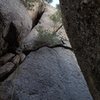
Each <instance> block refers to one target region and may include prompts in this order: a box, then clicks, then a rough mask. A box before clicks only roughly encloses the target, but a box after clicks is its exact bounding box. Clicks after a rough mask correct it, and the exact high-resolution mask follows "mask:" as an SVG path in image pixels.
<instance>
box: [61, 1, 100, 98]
mask: <svg viewBox="0 0 100 100" xmlns="http://www.w3.org/2000/svg"><path fill="white" fill-rule="evenodd" d="M60 2H61V8H62V13H63V22H64V25H65V29H66V31H67V34H68V37H69V39H70V42H71V45H72V47H73V48H74V49H75V54H76V56H77V59H78V63H79V65H80V67H81V69H82V71H83V73H84V76H85V77H86V79H87V82H88V84H89V86H90V89H91V92H92V93H93V94H94V96H95V95H96V96H95V100H100V95H99V94H100V1H99V0H77V1H76V0H60ZM91 70H92V72H91ZM97 90H98V91H99V94H98V92H97ZM97 95H99V96H98V97H97Z"/></svg>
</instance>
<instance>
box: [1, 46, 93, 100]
mask: <svg viewBox="0 0 100 100" xmlns="http://www.w3.org/2000/svg"><path fill="white" fill-rule="evenodd" d="M2 84H3V85H1V86H0V94H1V95H0V100H11V98H12V100H92V97H91V95H90V93H89V90H88V88H87V84H86V82H85V80H84V77H83V75H82V73H81V70H80V68H79V66H78V64H77V61H76V58H75V56H74V54H73V52H71V51H69V50H66V49H64V48H55V49H50V48H47V47H44V48H41V49H39V50H38V51H35V52H31V53H30V54H29V55H28V56H27V57H26V60H25V61H24V62H23V63H22V64H21V65H20V66H19V68H18V69H17V70H16V71H15V72H14V73H13V74H12V75H11V76H10V77H9V78H8V79H7V80H6V81H5V82H3V83H2ZM5 88H6V89H5Z"/></svg>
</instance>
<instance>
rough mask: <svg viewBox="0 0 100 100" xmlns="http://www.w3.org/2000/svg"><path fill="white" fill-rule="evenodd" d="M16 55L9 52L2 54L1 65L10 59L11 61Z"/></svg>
mask: <svg viewBox="0 0 100 100" xmlns="http://www.w3.org/2000/svg"><path fill="white" fill-rule="evenodd" d="M14 56H15V54H12V53H7V54H6V55H4V56H2V57H1V58H0V65H3V64H5V63H7V62H8V61H10V60H11V59H12V58H13V57H14Z"/></svg>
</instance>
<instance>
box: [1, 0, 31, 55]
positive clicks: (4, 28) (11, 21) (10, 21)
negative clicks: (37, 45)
mask: <svg viewBox="0 0 100 100" xmlns="http://www.w3.org/2000/svg"><path fill="white" fill-rule="evenodd" d="M31 28H32V20H31V18H30V17H29V15H28V12H27V10H26V8H25V7H24V6H23V5H22V4H21V2H20V0H0V56H1V55H2V54H3V53H5V52H6V51H7V48H9V49H12V51H13V50H14V49H15V48H16V47H18V44H19V42H20V40H21V39H22V38H24V37H25V36H26V35H28V33H29V32H30V31H31Z"/></svg>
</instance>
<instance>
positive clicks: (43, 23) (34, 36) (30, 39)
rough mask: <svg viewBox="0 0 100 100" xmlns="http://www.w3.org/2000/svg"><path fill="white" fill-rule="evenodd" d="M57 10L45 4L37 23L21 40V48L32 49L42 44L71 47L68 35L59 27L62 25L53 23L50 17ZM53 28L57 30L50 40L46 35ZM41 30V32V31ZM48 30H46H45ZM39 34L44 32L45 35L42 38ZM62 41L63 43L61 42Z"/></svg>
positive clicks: (52, 30)
mask: <svg viewBox="0 0 100 100" xmlns="http://www.w3.org/2000/svg"><path fill="white" fill-rule="evenodd" d="M56 12H57V9H56V8H53V7H52V6H50V5H48V4H46V7H45V12H44V13H43V15H42V17H41V19H40V20H39V22H38V24H37V25H36V26H35V27H34V28H33V29H32V31H31V32H30V34H29V35H28V36H27V37H26V38H24V39H23V40H22V41H21V45H20V48H21V49H22V50H34V49H36V48H39V47H42V46H53V45H59V44H60V45H62V46H63V45H64V46H68V47H71V45H70V43H69V40H68V37H67V35H66V32H65V30H64V27H63V26H62V27H60V26H61V25H62V23H61V22H58V23H55V22H54V21H53V20H52V19H51V18H50V17H51V16H52V15H54V14H55V13H56ZM55 30H58V31H57V32H55V34H56V35H54V37H53V35H52V37H51V38H54V39H52V41H50V40H51V38H49V36H48V37H47V35H45V34H48V32H49V33H50V34H53V32H54V31H55ZM42 31H43V32H42ZM46 31H48V32H46ZM41 34H44V35H45V36H46V37H44V38H42V37H41V38H38V37H39V36H40V35H41ZM62 41H63V42H64V44H63V43H62Z"/></svg>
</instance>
